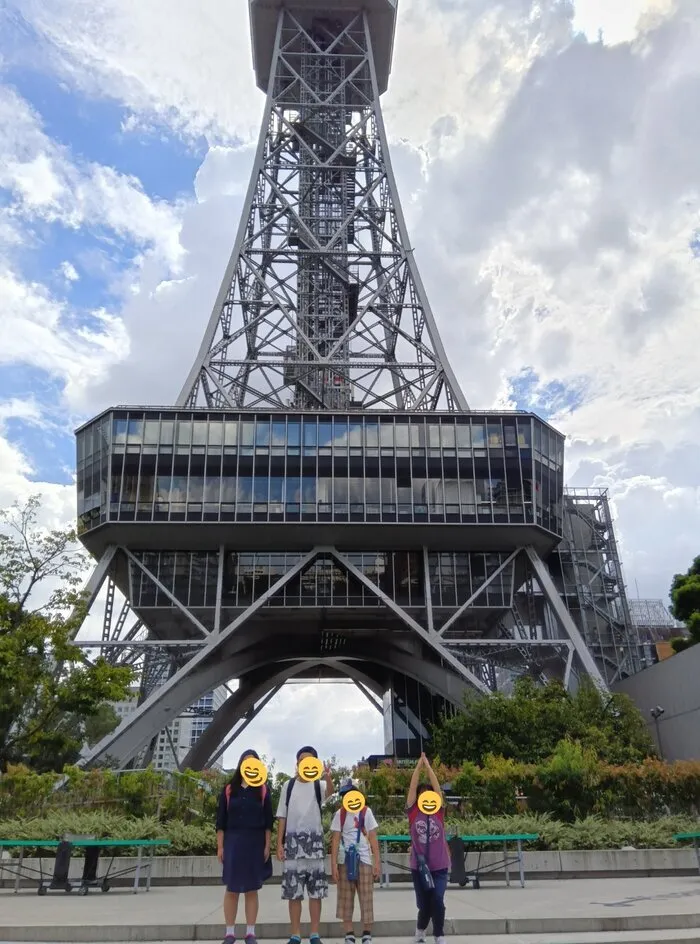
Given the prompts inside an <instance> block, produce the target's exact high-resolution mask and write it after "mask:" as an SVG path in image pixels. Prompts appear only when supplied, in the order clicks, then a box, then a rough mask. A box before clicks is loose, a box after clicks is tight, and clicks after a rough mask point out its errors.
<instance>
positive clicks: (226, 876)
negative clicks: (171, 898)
mask: <svg viewBox="0 0 700 944" xmlns="http://www.w3.org/2000/svg"><path fill="white" fill-rule="evenodd" d="M246 757H255V758H257V759H258V760H259V758H258V755H257V754H256V753H255V751H245V753H244V754H242V755H241V759H240V760H239V762H238V767H237V768H236V771H235V773H234V775H233V777H232V778H231V782H230V783H228V784H227V785H226V787H225V789H224V790H222V792H221V796H220V797H219V809H218V812H217V816H216V839H217V846H218V855H219V862H221V864H222V865H223V882H224V885H225V886H226V893H225V895H224V918H225V920H226V936H225V938H224V944H234V942H235V940H236V930H235V924H236V914H237V912H238V899H239V897H240V895H245V919H246V933H245V941H246V944H257V942H256V938H255V921H256V919H257V916H258V891H259V889H261V888H262V884H263V882H264V881H265V879H267V878H269V877H270V875H271V874H272V860H271V859H270V840H271V838H272V800H271V798H270V791H269V789H268V785H267V784H263V786H261V787H248V786H247V785H246V784H245V783H244V782H243V778H242V776H241V764H242V763H243V761H244V760H245V758H246Z"/></svg>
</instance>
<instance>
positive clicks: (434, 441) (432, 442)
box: [428, 423, 440, 449]
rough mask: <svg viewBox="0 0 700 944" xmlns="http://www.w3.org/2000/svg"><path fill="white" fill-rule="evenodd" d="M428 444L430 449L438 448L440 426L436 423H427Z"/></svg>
mask: <svg viewBox="0 0 700 944" xmlns="http://www.w3.org/2000/svg"><path fill="white" fill-rule="evenodd" d="M428 445H429V446H430V448H431V449H439V448H440V427H439V426H438V425H437V423H428Z"/></svg>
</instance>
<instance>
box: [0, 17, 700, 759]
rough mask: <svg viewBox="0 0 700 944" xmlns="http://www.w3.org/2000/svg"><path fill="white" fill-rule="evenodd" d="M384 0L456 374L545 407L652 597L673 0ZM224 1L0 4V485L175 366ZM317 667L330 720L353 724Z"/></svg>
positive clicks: (229, 111)
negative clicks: (392, 13) (602, 490)
mask: <svg viewBox="0 0 700 944" xmlns="http://www.w3.org/2000/svg"><path fill="white" fill-rule="evenodd" d="M400 6H401V9H400V18H399V27H398V32H397V41H396V48H395V60H394V69H393V72H392V79H391V85H390V88H389V92H388V93H387V95H386V98H385V103H384V106H385V116H386V121H387V127H388V131H389V135H390V139H391V142H392V147H393V153H394V154H395V157H396V161H395V164H396V173H397V178H398V185H399V189H400V193H401V196H402V201H403V204H404V207H405V210H406V214H407V217H408V222H409V227H410V232H411V235H412V240H413V245H414V248H415V252H416V259H417V261H418V264H419V266H420V269H421V273H422V276H423V279H424V282H425V284H426V288H427V291H428V294H429V297H430V299H431V303H432V306H433V309H434V311H435V314H436V317H437V319H438V322H439V325H440V331H441V335H442V337H443V340H444V342H445V345H446V348H447V350H448V351H449V352H450V355H451V357H452V361H453V366H454V367H455V370H456V372H457V375H458V377H459V380H460V382H461V383H462V386H463V388H464V389H465V392H466V394H467V398H468V400H469V402H470V403H471V404H472V405H473V406H474V407H475V408H482V407H484V408H488V407H494V406H506V405H508V406H509V407H511V408H512V407H514V406H517V407H520V408H523V409H529V410H535V411H537V412H539V413H540V414H541V415H542V416H544V417H545V418H546V419H548V420H550V421H551V422H553V423H554V424H555V425H557V426H558V427H559V428H560V429H561V430H562V431H563V432H564V433H565V434H566V435H567V438H568V449H567V460H566V461H567V470H568V475H569V478H570V480H571V479H573V480H574V481H575V482H576V484H577V485H583V484H589V485H599V486H604V487H606V488H608V489H609V490H610V494H611V497H612V499H613V503H614V509H615V514H616V519H617V530H618V538H619V543H620V548H621V553H622V557H623V562H624V566H625V573H626V575H627V579H628V581H629V583H630V586H633V585H634V582H635V581H636V583H637V584H638V585H639V588H640V591H641V593H642V594H643V595H648V596H652V597H665V596H666V594H667V589H668V586H669V583H670V580H671V577H672V575H673V573H675V572H679V571H682V570H685V569H686V568H687V566H688V564H689V563H690V561H691V560H692V559H693V557H694V556H696V555H697V553H698V547H697V543H698V541H697V535H698V534H700V451H698V450H697V448H696V446H697V442H698V441H699V440H700V390H699V387H698V382H697V367H696V362H695V360H694V359H693V358H692V357H689V356H688V352H693V351H695V350H697V349H698V346H700V318H699V317H698V312H699V311H700V251H699V248H698V247H699V238H698V233H699V232H700V163H699V162H698V161H697V158H696V155H697V153H698V148H699V147H700V113H698V109H697V108H694V107H693V105H694V103H696V102H697V101H698V100H699V99H700V15H699V14H698V9H697V0H673V2H668V3H666V2H661V0H629V2H626V3H625V4H622V5H621V4H611V3H609V2H608V0H577V2H575V3H574V4H573V5H572V4H566V3H561V2H560V0H503V2H502V3H499V4H496V5H492V4H484V3H483V0H463V2H461V3H452V4H444V3H440V2H439V0H401V5H400ZM246 7H247V5H246V4H244V3H240V2H235V3H231V0H208V3H207V4H204V5H203V4H202V3H201V0H181V2H179V3H178V4H176V5H173V4H172V3H171V2H168V0H149V2H148V3H143V0H93V2H90V3H86V2H85V0H5V3H4V4H0V297H1V298H2V299H3V306H2V308H1V309H0V507H6V506H7V505H9V504H11V502H12V501H14V500H15V499H20V500H22V499H24V498H26V496H27V495H28V494H30V493H31V492H33V491H40V492H41V493H42V495H43V496H44V502H45V522H46V523H47V524H52V525H54V524H59V523H65V522H68V521H72V520H73V516H74V509H75V493H74V488H73V485H72V481H71V475H72V468H73V438H72V430H73V428H74V427H75V426H77V425H78V424H79V423H80V422H82V421H83V420H85V419H86V418H87V417H89V416H90V415H92V414H94V413H95V412H97V411H99V410H100V409H102V408H103V407H105V406H108V405H110V404H111V403H115V402H116V403H123V402H129V401H131V402H142V403H143V402H145V403H148V402H151V403H154V402H157V403H164V402H168V401H171V400H172V398H173V397H174V396H175V395H176V393H177V391H178V389H179V386H180V384H181V382H182V380H183V379H184V377H185V375H186V372H187V370H188V369H189V366H190V363H191V359H192V356H193V353H194V351H195V350H196V347H197V346H198V344H199V341H200V338H201V333H202V331H203V328H204V325H205V323H206V320H207V318H208V315H209V311H210V308H211V304H212V301H213V299H214V296H215V294H216V291H217V289H218V285H219V280H220V278H221V275H222V272H223V270H224V267H225V264H226V258H227V255H228V252H229V251H230V247H231V245H232V243H233V238H234V234H235V228H236V225H237V222H238V216H239V214H240V204H241V192H242V191H243V190H244V188H245V186H246V183H247V177H248V173H249V169H250V165H251V160H252V152H251V144H252V143H253V142H254V140H255V136H256V134H257V128H258V122H259V119H260V114H261V109H262V104H263V100H262V96H261V94H260V92H259V91H257V90H256V88H255V83H254V80H253V75H252V69H251V55H250V46H249V35H248V17H247V9H246ZM622 7H624V9H622ZM600 28H602V30H603V36H604V43H603V45H602V46H601V45H599V44H598V42H597V36H598V30H599V29H600ZM581 33H583V34H584V36H583V37H582V36H581ZM280 697H282V696H280ZM327 697H328V696H327V692H326V691H325V690H320V689H313V688H312V687H307V686H296V687H295V688H294V691H293V693H292V694H291V695H289V696H287V695H284V698H288V699H291V700H288V701H281V702H279V703H276V704H278V710H277V712H276V713H273V716H271V717H273V718H274V722H275V723H273V722H272V721H269V720H268V721H264V720H262V719H261V721H260V723H259V724H258V722H256V725H258V726H257V727H255V728H252V734H254V735H255V737H256V738H258V739H259V743H261V744H263V745H264V747H265V751H266V752H267V753H268V755H269V754H270V753H272V754H273V755H275V754H276V755H277V756H278V757H280V756H282V757H283V756H284V752H285V750H286V746H285V745H286V741H287V740H288V739H289V737H290V736H291V733H292V732H294V731H296V730H298V728H299V727H300V726H302V727H303V726H304V725H311V724H312V723H314V721H313V719H315V718H316V719H317V718H318V717H319V715H320V714H322V713H323V704H324V699H326V698H327ZM339 697H342V699H343V704H344V705H345V704H347V705H349V707H348V711H349V712H350V715H351V718H352V720H349V721H348V726H349V728H352V730H351V731H349V733H348V734H347V737H345V738H344V740H343V745H344V746H343V747H342V750H343V751H345V752H346V753H347V755H348V757H349V758H352V757H353V756H354V755H355V754H358V756H359V754H361V753H367V751H366V750H365V749H364V747H361V745H363V744H364V743H365V740H366V739H365V738H363V732H364V731H365V729H366V730H368V731H370V732H371V738H373V739H374V742H375V746H377V747H378V746H379V743H380V741H381V734H380V730H379V722H378V720H377V719H375V718H374V715H373V714H372V712H371V709H365V708H364V707H363V706H362V705H361V702H353V701H352V697H353V696H350V695H348V694H347V692H345V693H343V694H342V696H339ZM347 699H349V701H348V700H347ZM367 712H369V713H367ZM285 713H286V716H288V717H289V718H290V719H293V720H292V721H290V724H293V727H291V728H284V726H283V725H282V726H280V718H281V717H282V716H284V715H285ZM374 714H376V713H374ZM316 724H317V726H316V728H313V730H316V731H318V732H319V737H320V736H321V735H322V734H323V729H322V727H319V726H318V723H316ZM355 727H358V728H359V730H360V734H359V735H357V736H356V734H355V733H354V732H355ZM285 732H286V733H285ZM331 733H332V732H330V731H329V732H328V737H329V738H330V737H331ZM251 736H252V735H251ZM324 736H325V735H324ZM331 752H332V751H329V753H331ZM336 752H337V751H336Z"/></svg>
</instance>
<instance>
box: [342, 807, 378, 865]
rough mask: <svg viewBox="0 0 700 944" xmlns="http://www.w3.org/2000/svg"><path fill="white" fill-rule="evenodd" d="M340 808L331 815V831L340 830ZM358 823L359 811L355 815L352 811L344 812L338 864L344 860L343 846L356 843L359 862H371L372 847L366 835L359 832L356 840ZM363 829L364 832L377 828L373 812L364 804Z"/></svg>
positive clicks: (366, 863) (367, 863)
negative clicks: (358, 839)
mask: <svg viewBox="0 0 700 944" xmlns="http://www.w3.org/2000/svg"><path fill="white" fill-rule="evenodd" d="M340 813H341V811H340V810H337V811H336V814H335V816H334V817H333V822H332V823H331V832H333V833H339V832H340ZM359 825H360V816H359V813H358V814H357V816H355V815H354V814H352V813H346V814H345V824H344V826H343V833H342V835H341V837H340V847H339V849H338V865H342V864H343V863H344V862H345V848H344V847H347V846H353V845H357V848H358V850H359V853H360V862H362V863H364V864H365V865H371V864H372V849H371V847H370V844H369V842H368V841H367V836H365V834H364V833H360V841H359V843H358V841H357V828H358V826H359ZM364 826H365V830H366V832H368V833H369V832H371V831H372V830H373V829H376V828H377V821H376V819H375V818H374V813H373V812H372V810H371V809H370V808H369V807H368V806H366V807H365V823H364Z"/></svg>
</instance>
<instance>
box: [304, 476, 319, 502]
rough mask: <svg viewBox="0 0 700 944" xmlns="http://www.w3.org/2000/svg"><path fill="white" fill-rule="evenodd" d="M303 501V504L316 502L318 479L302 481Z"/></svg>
mask: <svg viewBox="0 0 700 944" xmlns="http://www.w3.org/2000/svg"><path fill="white" fill-rule="evenodd" d="M301 500H302V501H303V502H315V501H316V479H311V478H308V479H302V480H301Z"/></svg>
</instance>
